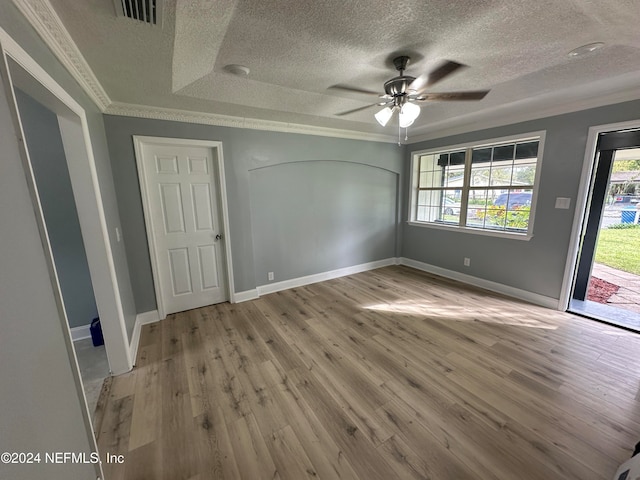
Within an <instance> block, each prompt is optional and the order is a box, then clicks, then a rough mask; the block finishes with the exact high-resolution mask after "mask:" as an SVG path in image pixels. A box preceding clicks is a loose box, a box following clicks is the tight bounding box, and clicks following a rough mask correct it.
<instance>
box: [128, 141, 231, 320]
mask: <svg viewBox="0 0 640 480" xmlns="http://www.w3.org/2000/svg"><path fill="white" fill-rule="evenodd" d="M134 142H135V146H136V157H137V163H138V172H139V180H140V187H141V191H142V199H143V206H144V211H145V220H146V227H147V237H148V240H149V250H150V256H151V263H152V268H153V274H154V283H155V291H156V297H157V304H158V313H159V315H160V318H164V317H165V316H166V315H168V314H170V313H174V312H180V311H184V310H190V309H192V308H198V307H202V306H205V305H211V304H214V303H220V302H224V301H226V300H228V299H229V285H230V284H231V279H230V278H229V275H228V274H229V272H228V261H227V260H228V258H227V257H230V255H227V252H228V245H227V244H226V243H227V242H226V238H225V234H224V232H225V231H227V230H228V222H227V218H226V208H222V207H224V206H226V205H223V204H224V203H225V202H224V200H225V195H224V183H223V182H222V178H223V177H222V175H223V173H224V171H223V166H222V151H221V149H222V145H221V144H220V142H202V141H196V140H193V141H191V140H182V139H165V138H162V139H161V138H149V137H137V136H136V137H134ZM223 212H224V214H223Z"/></svg>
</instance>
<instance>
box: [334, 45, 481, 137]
mask: <svg viewBox="0 0 640 480" xmlns="http://www.w3.org/2000/svg"><path fill="white" fill-rule="evenodd" d="M409 60H410V57H408V56H406V55H401V56H399V57H396V58H394V59H393V65H394V66H395V67H396V70H397V71H398V72H400V75H398V76H396V77H393V78H392V79H391V80H387V81H386V82H385V84H384V91H385V93H384V94H382V95H380V94H378V93H377V92H373V91H371V90H364V89H361V88H357V87H350V86H347V85H333V86H331V87H329V88H333V89H338V90H345V91H348V92H356V93H364V94H367V95H376V96H377V97H379V98H380V99H381V100H380V101H378V102H376V103H372V104H370V105H365V106H364V107H359V108H354V109H353V110H347V111H346V112H340V113H337V114H336V115H337V116H342V115H349V114H352V113H356V112H359V111H361V110H365V109H367V108H371V107H375V106H380V107H384V108H383V109H382V110H380V111H379V112H378V113H376V114H375V118H376V120H377V121H378V123H379V124H380V125H382V126H383V127H384V126H385V125H386V124H387V123H388V122H389V120H390V119H391V117H392V116H393V114H394V112H396V111H398V112H399V114H398V117H399V123H400V127H401V128H407V127H409V126H410V125H412V124H413V122H414V121H415V120H416V118H418V115H420V105H418V103H419V102H426V101H430V100H439V101H451V100H481V99H482V98H484V97H485V95H486V94H487V93H489V90H474V91H466V92H446V93H427V92H426V91H425V89H427V88H429V87H432V86H433V85H435V84H436V83H438V82H440V81H441V80H443V79H445V78H446V77H448V76H449V75H451V74H452V73H454V72H456V71H457V70H460V69H462V68H465V67H466V65H463V64H461V63H458V62H453V61H451V60H447V61H445V62H444V63H442V64H441V65H440V66H438V67H437V68H435V69H434V70H432V71H431V72H428V73H426V74H423V75H420V76H419V77H417V78H416V77H411V76H409V75H405V74H404V71H405V70H406V68H407V65H408V64H409Z"/></svg>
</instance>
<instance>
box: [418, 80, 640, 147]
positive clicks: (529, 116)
mask: <svg viewBox="0 0 640 480" xmlns="http://www.w3.org/2000/svg"><path fill="white" fill-rule="evenodd" d="M638 82H640V74H638V73H636V72H633V73H631V74H625V75H621V76H620V77H618V78H614V79H606V80H599V81H597V82H593V83H592V84H590V85H587V86H585V87H583V88H581V89H576V88H567V89H563V90H560V91H555V92H551V93H549V94H546V95H540V96H537V97H531V98H525V99H521V100H518V101H515V102H511V103H508V104H503V105H499V106H497V107H495V108H492V109H490V110H483V111H480V112H475V113H472V114H469V115H465V116H459V117H456V118H454V119H451V120H448V121H444V122H441V123H440V124H433V125H430V126H429V127H427V128H428V130H427V129H424V128H423V129H417V130H414V136H412V137H411V139H410V141H409V142H408V143H409V144H414V143H418V142H424V141H427V140H435V139H439V138H445V137H449V136H453V135H459V134H463V133H469V132H475V131H478V130H485V129H488V128H494V127H502V126H505V125H513V124H515V123H521V122H527V121H530V120H538V119H541V118H548V117H554V116H557V115H564V114H568V113H574V112H579V111H583V110H589V109H592V108H599V107H606V106H608V105H615V104H618V103H624V102H630V101H634V100H638V99H640V87H638Z"/></svg>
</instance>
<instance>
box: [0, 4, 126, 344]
mask: <svg viewBox="0 0 640 480" xmlns="http://www.w3.org/2000/svg"><path fill="white" fill-rule="evenodd" d="M0 27H2V28H3V29H4V30H5V31H6V32H7V33H8V34H9V35H10V36H11V37H12V38H13V39H14V40H15V41H16V42H17V43H18V44H19V45H20V46H21V47H22V48H23V49H24V50H26V51H27V53H28V54H29V55H31V57H32V58H33V59H34V60H35V61H36V62H37V63H38V64H39V65H40V66H41V67H42V68H44V69H45V70H46V71H47V73H48V74H49V75H51V76H52V77H53V78H54V80H56V82H58V84H60V86H61V87H62V88H63V89H64V90H65V91H66V92H67V93H68V94H69V95H71V96H72V97H73V98H74V99H75V100H76V101H77V102H78V103H79V104H80V105H81V106H82V107H83V108H84V109H85V112H86V116H87V123H88V126H89V136H90V138H91V144H92V147H93V155H94V158H95V162H96V171H97V174H98V179H99V183H100V193H101V195H102V200H103V208H104V212H105V217H106V222H107V226H108V229H109V238H110V240H111V248H112V255H113V260H114V265H115V269H116V276H117V279H118V288H119V290H120V292H119V293H120V300H121V303H122V308H123V312H124V316H125V323H126V326H127V331H128V334H129V338H131V333H132V332H133V326H134V324H135V318H136V311H135V304H134V301H133V294H132V290H131V282H130V280H129V269H128V265H127V257H126V253H125V246H124V242H119V243H118V242H117V240H116V235H115V228H116V227H119V226H120V219H119V216H118V205H117V202H116V197H115V190H114V186H113V176H112V173H111V164H110V161H109V154H108V150H107V141H106V137H105V133H104V123H103V115H102V113H101V112H100V111H99V110H98V108H97V107H96V106H95V104H94V103H93V102H92V101H91V100H90V99H89V98H88V97H87V96H86V94H85V93H84V92H83V90H82V89H81V88H80V86H79V85H78V84H77V82H76V81H75V80H74V79H73V78H72V77H71V75H69V73H68V72H67V71H66V70H65V68H64V67H63V66H62V65H61V64H60V62H58V60H57V59H56V58H55V57H54V56H53V54H52V53H51V51H50V50H49V48H48V47H47V46H46V45H45V44H44V43H43V42H42V40H41V39H40V37H39V36H38V34H37V33H36V32H35V31H34V30H33V29H32V28H31V25H29V23H28V22H27V21H26V19H25V18H24V17H23V16H22V14H20V12H19V11H18V10H17V9H16V7H15V6H14V5H13V3H12V2H0Z"/></svg>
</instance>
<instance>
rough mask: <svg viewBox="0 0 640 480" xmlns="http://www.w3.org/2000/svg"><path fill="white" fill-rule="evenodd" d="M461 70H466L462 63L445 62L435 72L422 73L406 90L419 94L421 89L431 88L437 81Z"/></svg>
mask: <svg viewBox="0 0 640 480" xmlns="http://www.w3.org/2000/svg"><path fill="white" fill-rule="evenodd" d="M461 68H466V65H463V64H462V63H458V62H454V61H452V60H447V61H446V62H444V63H442V64H441V65H440V66H439V67H438V68H436V69H435V70H432V71H431V72H429V73H423V74H422V75H420V76H419V77H418V78H416V79H415V80H414V81H413V82H411V84H409V88H408V89H409V90H414V91H416V92H419V91H420V90H422V89H423V88H428V87H432V86H433V85H435V84H436V83H438V82H439V81H441V80H443V79H445V78H446V77H448V76H449V75H451V74H452V73H453V72H455V71H457V70H459V69H461Z"/></svg>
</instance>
